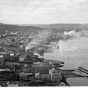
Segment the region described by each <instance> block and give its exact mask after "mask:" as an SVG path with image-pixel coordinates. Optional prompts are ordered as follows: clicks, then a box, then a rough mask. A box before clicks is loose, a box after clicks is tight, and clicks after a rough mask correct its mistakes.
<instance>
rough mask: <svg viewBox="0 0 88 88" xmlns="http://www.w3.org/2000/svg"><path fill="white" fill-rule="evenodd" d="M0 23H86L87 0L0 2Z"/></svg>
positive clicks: (7, 0) (87, 15)
mask: <svg viewBox="0 0 88 88" xmlns="http://www.w3.org/2000/svg"><path fill="white" fill-rule="evenodd" d="M0 23H5V24H51V23H88V0H0Z"/></svg>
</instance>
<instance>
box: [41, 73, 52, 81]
mask: <svg viewBox="0 0 88 88" xmlns="http://www.w3.org/2000/svg"><path fill="white" fill-rule="evenodd" d="M40 79H41V80H43V81H51V75H50V74H40Z"/></svg>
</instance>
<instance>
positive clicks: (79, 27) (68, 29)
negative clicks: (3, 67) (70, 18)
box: [35, 24, 88, 31]
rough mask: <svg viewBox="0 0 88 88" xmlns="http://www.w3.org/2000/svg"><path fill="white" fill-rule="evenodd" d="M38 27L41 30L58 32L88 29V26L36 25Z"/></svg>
mask: <svg viewBox="0 0 88 88" xmlns="http://www.w3.org/2000/svg"><path fill="white" fill-rule="evenodd" d="M35 26H36V27H41V28H54V29H58V30H62V31H64V30H67V31H70V30H76V31H77V30H78V31H79V30H81V29H88V24H45V25H35Z"/></svg>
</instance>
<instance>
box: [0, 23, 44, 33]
mask: <svg viewBox="0 0 88 88" xmlns="http://www.w3.org/2000/svg"><path fill="white" fill-rule="evenodd" d="M43 29H44V28H40V27H35V26H18V25H7V24H0V32H4V31H12V32H25V31H26V32H27V31H30V32H31V31H33V32H36V31H41V30H43Z"/></svg>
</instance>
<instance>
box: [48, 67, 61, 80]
mask: <svg viewBox="0 0 88 88" xmlns="http://www.w3.org/2000/svg"><path fill="white" fill-rule="evenodd" d="M49 74H50V75H51V80H52V81H54V82H57V81H60V80H61V79H62V75H61V72H60V71H59V70H56V69H55V68H52V69H50V70H49Z"/></svg>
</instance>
